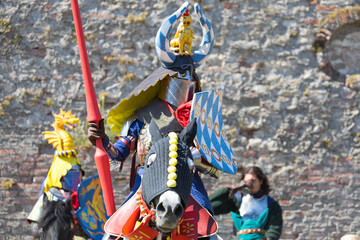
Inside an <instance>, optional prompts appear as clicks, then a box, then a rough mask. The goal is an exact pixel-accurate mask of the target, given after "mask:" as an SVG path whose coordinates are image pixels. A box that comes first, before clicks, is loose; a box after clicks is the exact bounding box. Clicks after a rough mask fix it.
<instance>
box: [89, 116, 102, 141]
mask: <svg viewBox="0 0 360 240" xmlns="http://www.w3.org/2000/svg"><path fill="white" fill-rule="evenodd" d="M88 139H89V141H90V142H91V144H92V145H94V146H96V139H101V142H102V143H103V144H104V142H105V140H106V134H105V127H104V119H101V120H100V121H99V126H98V125H97V124H96V123H95V122H89V124H88Z"/></svg>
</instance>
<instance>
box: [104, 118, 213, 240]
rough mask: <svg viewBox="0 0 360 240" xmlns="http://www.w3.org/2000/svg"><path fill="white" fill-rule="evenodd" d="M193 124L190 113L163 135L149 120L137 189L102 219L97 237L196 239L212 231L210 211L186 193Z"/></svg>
mask: <svg viewBox="0 0 360 240" xmlns="http://www.w3.org/2000/svg"><path fill="white" fill-rule="evenodd" d="M196 128H197V125H196V119H194V120H193V121H191V122H190V123H189V124H188V125H187V126H186V127H185V128H184V129H183V130H182V131H181V132H180V133H179V134H177V133H175V132H170V133H169V134H167V135H164V136H163V135H162V134H161V132H160V130H159V128H158V126H157V125H156V123H155V122H154V121H151V122H150V124H149V125H148V126H147V129H146V131H148V133H149V136H151V146H150V148H149V150H148V152H147V154H146V158H145V162H144V165H143V166H142V168H143V171H142V172H143V174H142V178H141V184H140V186H139V189H138V190H136V191H135V193H134V195H132V196H129V197H128V198H127V200H126V202H125V203H124V204H123V205H122V206H121V207H120V208H119V209H118V210H117V211H116V212H115V213H114V214H113V215H112V216H111V217H110V218H109V220H108V221H107V222H106V224H105V232H106V233H107V234H106V236H105V237H104V238H103V239H114V238H113V237H114V236H115V237H124V238H126V239H139V238H141V239H155V238H156V239H169V237H170V238H171V239H198V236H199V237H207V236H210V235H213V234H214V233H215V232H216V228H217V227H216V223H215V220H214V219H213V218H212V217H211V214H210V213H209V212H208V211H207V210H206V209H205V208H203V207H202V206H200V204H199V203H198V202H197V201H196V200H194V198H193V197H192V196H191V195H190V193H191V191H192V188H193V186H194V181H193V180H194V177H195V176H196V174H195V164H194V160H193V155H192V152H191V147H192V144H193V140H194V137H195V135H196ZM190 220H191V222H186V221H190ZM202 223H204V224H202ZM190 226H191V227H190ZM186 227H189V228H187V229H185V228H186ZM199 229H201V230H200V233H199ZM182 230H186V231H187V233H186V234H188V235H186V234H185V233H184V231H182ZM190 235H192V237H189V236H190ZM110 236H111V237H110ZM194 236H196V237H194ZM117 239H118V238H117Z"/></svg>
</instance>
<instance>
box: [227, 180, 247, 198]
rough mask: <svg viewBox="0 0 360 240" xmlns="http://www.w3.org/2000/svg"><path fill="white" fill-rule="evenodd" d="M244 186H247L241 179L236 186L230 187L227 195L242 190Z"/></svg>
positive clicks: (230, 195)
mask: <svg viewBox="0 0 360 240" xmlns="http://www.w3.org/2000/svg"><path fill="white" fill-rule="evenodd" d="M245 188H248V186H247V185H246V182H245V181H244V180H241V181H240V183H239V186H238V187H235V188H230V193H229V197H232V196H234V195H235V193H237V192H238V191H244V189H245ZM246 192H247V191H246Z"/></svg>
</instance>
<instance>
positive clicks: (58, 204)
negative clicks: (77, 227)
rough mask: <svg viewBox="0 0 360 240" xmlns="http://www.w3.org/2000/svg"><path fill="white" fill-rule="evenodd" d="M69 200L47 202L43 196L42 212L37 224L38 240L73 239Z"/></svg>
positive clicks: (72, 221)
mask: <svg viewBox="0 0 360 240" xmlns="http://www.w3.org/2000/svg"><path fill="white" fill-rule="evenodd" d="M73 223H74V219H73V215H72V206H71V199H70V198H66V200H65V201H62V200H58V201H49V199H48V197H47V195H46V194H45V193H44V194H43V211H42V214H41V216H40V220H39V222H38V228H39V237H40V240H69V239H72V238H73V230H72V225H73Z"/></svg>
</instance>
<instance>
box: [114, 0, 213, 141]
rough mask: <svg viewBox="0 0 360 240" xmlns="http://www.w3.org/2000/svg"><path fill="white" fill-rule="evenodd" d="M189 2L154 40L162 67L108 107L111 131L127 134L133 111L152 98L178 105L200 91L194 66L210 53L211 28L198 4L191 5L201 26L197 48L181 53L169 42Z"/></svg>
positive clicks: (170, 17) (159, 31) (174, 15)
mask: <svg viewBox="0 0 360 240" xmlns="http://www.w3.org/2000/svg"><path fill="white" fill-rule="evenodd" d="M189 5H190V4H189V2H185V3H184V4H183V5H182V6H181V7H180V8H179V9H178V10H177V11H176V12H174V13H173V14H172V15H170V16H168V17H167V18H166V19H165V20H164V21H163V23H162V25H161V27H160V28H159V30H158V32H157V35H156V39H155V51H156V54H157V56H158V58H159V60H160V62H161V64H162V67H160V68H158V69H157V70H155V71H154V72H153V73H152V74H150V75H149V76H148V77H147V78H146V79H144V80H143V81H142V82H141V83H140V84H139V85H138V86H137V87H136V88H135V89H134V90H133V91H132V92H131V93H129V94H128V95H127V97H126V98H124V99H122V100H121V101H120V102H119V103H118V104H116V105H115V106H114V107H113V108H112V109H111V110H110V112H109V114H108V116H107V118H108V123H109V124H110V125H111V126H112V127H111V130H112V131H114V132H117V133H119V135H121V136H126V133H127V130H128V129H129V126H130V124H131V123H132V121H133V120H134V113H135V112H136V111H137V110H138V109H140V108H143V107H145V106H146V105H148V104H149V102H150V101H151V100H153V99H155V98H160V99H162V100H165V101H166V102H168V103H170V104H171V105H173V106H175V107H178V106H179V105H180V104H181V103H184V102H186V101H188V100H191V99H192V97H193V94H194V93H195V92H199V91H200V90H201V89H200V81H199V78H198V76H197V75H196V73H195V69H196V68H197V67H198V66H199V65H200V64H202V63H203V62H204V61H205V59H206V58H207V57H208V56H209V55H210V53H211V52H212V50H213V46H214V31H213V29H212V27H211V24H210V22H209V21H208V20H207V19H206V17H205V15H204V14H203V13H202V11H201V9H200V6H199V5H198V4H197V3H195V4H194V9H195V12H196V13H197V15H198V17H199V23H200V25H201V27H202V41H201V43H200V45H199V47H198V48H197V49H196V50H195V51H194V52H193V53H188V54H184V55H182V56H180V55H179V53H177V52H174V51H172V50H171V46H170V41H169V37H170V32H171V30H172V29H173V26H174V25H175V23H177V22H178V20H179V19H180V18H181V17H182V15H183V14H184V13H185V12H186V14H185V15H188V14H189V12H188V11H186V10H188V7H189ZM178 30H179V28H178ZM183 32H186V33H192V30H190V29H189V28H187V29H186V30H185V31H183ZM176 35H177V34H176ZM176 35H175V37H176ZM180 35H181V34H180V33H179V36H177V37H178V38H180V39H181V37H182V36H180Z"/></svg>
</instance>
